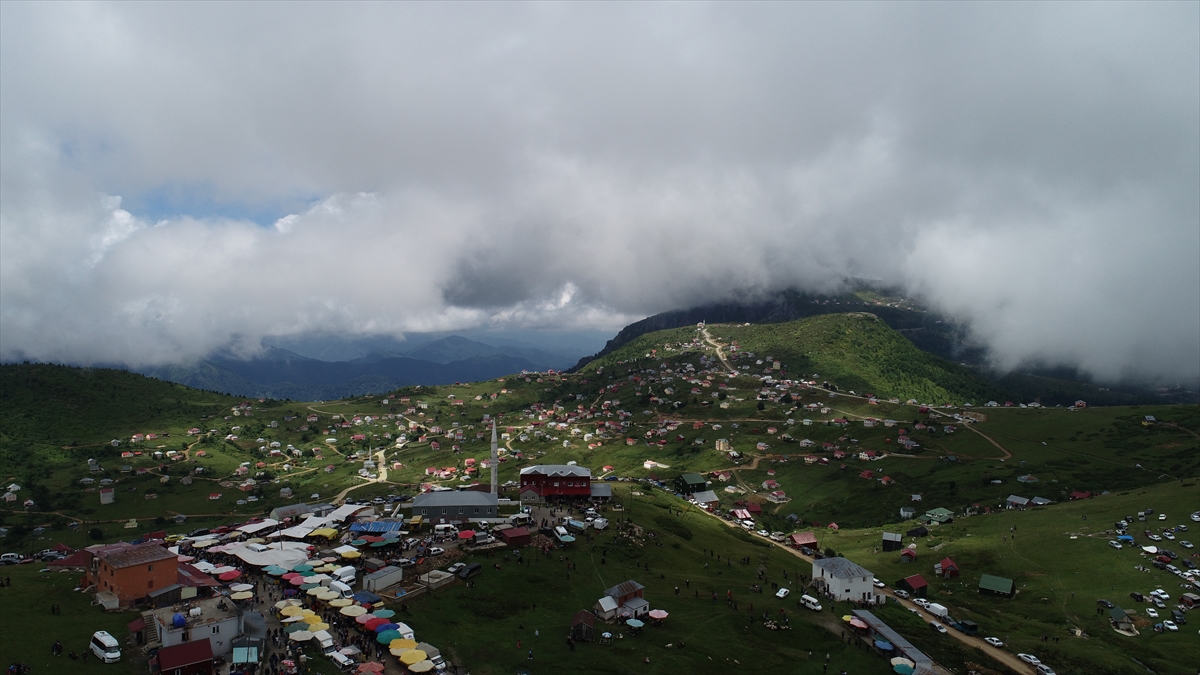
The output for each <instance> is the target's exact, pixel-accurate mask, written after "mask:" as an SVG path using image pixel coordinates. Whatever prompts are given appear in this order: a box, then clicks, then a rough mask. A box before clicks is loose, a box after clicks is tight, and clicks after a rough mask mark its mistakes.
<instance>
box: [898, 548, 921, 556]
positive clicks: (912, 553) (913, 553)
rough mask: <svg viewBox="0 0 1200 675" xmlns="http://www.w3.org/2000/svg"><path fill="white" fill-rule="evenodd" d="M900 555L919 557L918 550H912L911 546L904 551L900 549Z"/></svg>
mask: <svg viewBox="0 0 1200 675" xmlns="http://www.w3.org/2000/svg"><path fill="white" fill-rule="evenodd" d="M900 555H902V556H908V557H909V558H915V557H917V552H916V551H914V550H912V549H911V548H906V549H904V550H903V551H900Z"/></svg>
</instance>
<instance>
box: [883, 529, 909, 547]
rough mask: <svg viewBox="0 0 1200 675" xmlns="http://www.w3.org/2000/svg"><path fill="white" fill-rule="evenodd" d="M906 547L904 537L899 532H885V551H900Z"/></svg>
mask: <svg viewBox="0 0 1200 675" xmlns="http://www.w3.org/2000/svg"><path fill="white" fill-rule="evenodd" d="M902 548H904V538H903V537H901V536H900V535H899V534H893V533H891V532H884V533H883V550H884V551H899V550H900V549H902Z"/></svg>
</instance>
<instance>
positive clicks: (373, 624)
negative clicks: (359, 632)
mask: <svg viewBox="0 0 1200 675" xmlns="http://www.w3.org/2000/svg"><path fill="white" fill-rule="evenodd" d="M387 622H388V620H387V619H383V618H380V617H374V618H373V619H371V620H370V621H368V622H366V623H365V624H363V628H366V629H367V630H371V631H373V630H375V627H376V626H382V625H383V624H385V623H387Z"/></svg>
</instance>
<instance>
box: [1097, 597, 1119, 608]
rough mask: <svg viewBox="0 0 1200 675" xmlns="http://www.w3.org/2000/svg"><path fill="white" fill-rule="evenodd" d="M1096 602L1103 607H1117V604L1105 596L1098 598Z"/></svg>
mask: <svg viewBox="0 0 1200 675" xmlns="http://www.w3.org/2000/svg"><path fill="white" fill-rule="evenodd" d="M1096 604H1097V605H1100V606H1101V607H1103V608H1104V609H1112V608H1113V607H1116V605H1114V604H1112V603H1111V602H1109V601H1108V600H1105V599H1104V598H1101V599H1099V600H1097V601H1096Z"/></svg>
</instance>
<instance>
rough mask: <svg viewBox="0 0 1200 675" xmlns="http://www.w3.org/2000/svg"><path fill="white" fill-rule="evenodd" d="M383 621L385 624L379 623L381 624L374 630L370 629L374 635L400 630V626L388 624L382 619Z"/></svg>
mask: <svg viewBox="0 0 1200 675" xmlns="http://www.w3.org/2000/svg"><path fill="white" fill-rule="evenodd" d="M383 621H384V622H385V623H381V624H379V625H377V626H375V627H374V628H372V629H371V630H373V631H375V632H376V633H382V632H384V631H389V630H400V624H398V623H389V622H387V619H384V620H383Z"/></svg>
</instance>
